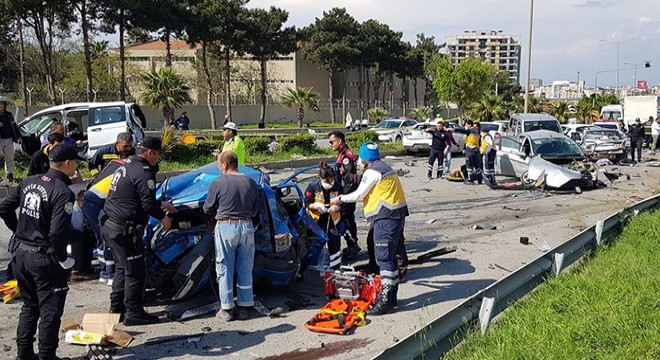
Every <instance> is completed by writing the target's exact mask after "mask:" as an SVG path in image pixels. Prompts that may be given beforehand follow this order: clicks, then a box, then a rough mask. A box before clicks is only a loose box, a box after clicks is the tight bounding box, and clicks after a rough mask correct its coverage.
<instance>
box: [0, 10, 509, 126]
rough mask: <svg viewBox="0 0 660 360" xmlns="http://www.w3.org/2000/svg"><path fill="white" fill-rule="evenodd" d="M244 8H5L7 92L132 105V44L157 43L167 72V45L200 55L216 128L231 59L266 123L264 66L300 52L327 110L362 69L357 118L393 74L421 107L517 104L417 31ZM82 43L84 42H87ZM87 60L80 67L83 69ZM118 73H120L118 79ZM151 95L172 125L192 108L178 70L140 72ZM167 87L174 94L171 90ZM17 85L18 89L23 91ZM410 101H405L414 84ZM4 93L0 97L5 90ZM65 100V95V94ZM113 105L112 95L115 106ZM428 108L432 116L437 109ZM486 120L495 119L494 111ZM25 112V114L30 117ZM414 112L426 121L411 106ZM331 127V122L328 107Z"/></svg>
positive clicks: (484, 113)
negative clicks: (303, 21) (321, 83)
mask: <svg viewBox="0 0 660 360" xmlns="http://www.w3.org/2000/svg"><path fill="white" fill-rule="evenodd" d="M247 5H248V0H176V1H175V0H148V1H147V0H131V1H128V0H0V13H2V14H3V15H4V16H3V17H2V18H1V19H0V41H3V43H4V44H6V46H2V47H0V56H1V58H3V59H7V61H0V85H2V89H1V90H4V92H8V91H13V92H15V93H19V94H20V97H21V98H22V99H23V103H24V104H26V105H27V104H28V101H27V99H29V98H31V95H32V94H31V92H30V91H29V90H30V89H31V88H40V89H43V93H44V94H45V102H46V103H48V104H56V103H57V102H58V100H63V98H64V92H63V90H64V86H60V85H67V87H76V86H78V87H80V88H84V89H85V91H84V94H82V97H83V98H84V99H86V100H87V101H94V100H95V99H96V95H97V91H99V89H101V91H105V92H108V93H114V94H118V96H119V100H122V101H127V100H134V97H132V96H131V94H130V93H129V91H128V86H127V72H130V71H131V69H130V64H127V62H126V51H125V50H126V47H127V44H129V43H137V42H144V41H146V40H149V39H152V38H154V37H156V38H158V39H160V40H162V41H164V42H165V44H166V49H165V63H166V66H167V67H171V65H172V51H171V47H170V44H171V41H172V40H173V39H183V40H185V41H187V42H188V43H189V44H190V45H191V46H193V45H199V46H200V47H201V51H200V55H199V59H198V61H197V66H198V67H199V70H200V71H199V73H200V74H201V79H199V80H200V82H201V83H203V84H204V85H203V89H204V90H205V92H206V96H207V104H209V105H208V108H209V115H210V118H211V123H210V125H211V127H212V128H215V127H216V114H215V111H214V108H213V106H212V105H211V104H212V103H213V102H212V96H213V95H214V94H218V93H221V94H222V95H223V97H224V102H225V106H226V114H227V115H228V116H229V117H230V118H231V114H232V96H233V94H232V87H231V85H232V83H231V81H230V79H232V75H234V76H235V75H236V74H235V69H234V68H233V66H232V64H231V60H232V59H233V58H236V57H240V58H248V59H252V60H255V61H256V62H257V63H258V64H259V83H260V85H259V86H258V89H259V98H260V103H261V115H260V123H261V124H262V125H263V124H264V122H265V117H266V114H265V111H266V106H265V104H266V103H267V101H266V96H267V86H266V85H267V71H268V69H267V62H268V61H269V60H271V59H274V58H277V57H279V56H282V55H286V54H290V53H292V52H294V51H297V50H300V51H301V54H302V55H303V56H304V57H305V58H307V59H308V60H310V61H311V62H313V63H315V64H316V65H317V66H318V67H319V68H320V69H323V70H325V71H327V73H328V93H329V99H328V100H329V102H330V104H332V103H333V101H334V100H335V99H334V96H333V94H334V93H335V91H334V89H333V78H336V77H337V76H339V77H340V78H341V79H343V81H344V86H343V87H342V88H343V89H344V94H341V97H342V98H345V89H346V86H345V85H346V75H347V73H348V71H350V70H355V69H356V70H357V72H358V77H359V82H358V84H359V85H358V94H359V103H360V107H361V108H360V111H361V112H364V110H365V109H364V106H365V105H366V106H368V104H370V103H371V100H377V99H382V103H385V99H386V98H387V95H388V94H390V93H391V91H393V86H394V80H393V79H394V77H398V78H400V79H401V80H402V83H404V84H405V83H406V81H407V80H409V81H412V82H413V84H414V88H415V89H416V88H417V85H418V82H419V81H423V82H424V84H425V91H424V97H423V99H418V94H417V91H415V93H414V101H415V103H417V104H422V103H423V104H424V105H425V106H424V107H428V108H432V107H435V108H436V109H437V107H438V106H439V105H442V104H443V103H444V104H445V106H446V103H447V102H452V103H455V104H456V105H457V106H458V108H459V111H460V113H461V115H462V117H466V116H472V117H480V118H490V117H493V113H495V115H499V114H498V113H497V108H498V107H504V108H505V109H507V111H509V110H508V109H512V108H514V106H513V104H515V103H516V102H517V101H519V99H520V86H519V85H517V84H511V83H510V82H509V80H508V77H507V74H506V73H505V72H499V71H497V69H496V68H495V67H494V66H492V65H491V64H488V63H485V62H482V61H481V60H479V59H474V58H473V59H468V60H466V61H462V62H461V63H460V64H458V65H457V66H454V64H452V63H451V61H450V59H449V58H448V57H447V56H446V55H444V54H441V53H440V50H441V48H442V46H443V45H442V44H440V45H439V44H437V43H436V41H435V38H434V37H433V36H426V35H425V34H423V33H421V34H418V35H417V37H416V41H415V43H414V44H412V43H410V42H407V41H404V40H403V39H402V38H403V34H402V33H401V32H397V31H395V30H393V29H391V28H390V26H389V25H387V24H384V23H381V22H379V21H377V20H374V19H369V20H366V21H364V22H358V21H357V20H355V18H353V17H352V16H351V15H350V14H349V13H348V12H347V11H346V9H344V8H333V9H331V10H329V11H326V12H323V14H322V16H321V17H318V18H316V19H315V21H314V22H313V23H311V24H309V25H308V26H306V27H303V28H300V29H298V28H296V27H294V26H286V25H285V23H286V22H287V20H288V15H289V14H288V12H287V11H286V10H284V9H281V8H277V7H270V8H268V9H262V8H248V7H247ZM101 34H118V38H119V47H118V52H119V54H118V57H113V56H111V55H110V54H109V48H108V43H107V41H99V40H97V39H98V38H99V36H100V35H101ZM80 40H82V41H80ZM80 64H84V66H80ZM114 69H118V71H117V72H115V71H114ZM138 75H139V76H137V78H138V79H139V81H141V82H143V83H144V84H145V86H146V87H147V91H145V94H144V99H142V100H143V101H145V100H146V101H148V102H149V103H150V105H156V106H159V107H161V108H162V109H163V113H164V117H165V120H168V119H171V117H173V115H174V109H176V108H177V107H180V106H181V105H184V104H185V103H186V102H188V101H190V99H189V97H188V96H187V95H185V94H184V93H185V92H187V85H186V84H185V82H184V81H183V80H182V79H181V78H180V77H179V75H178V74H176V73H175V72H174V71H172V70H171V69H170V70H163V71H152V72H151V73H147V74H138ZM163 84H169V85H168V86H170V87H175V88H174V89H172V88H169V89H164V88H163V86H164V85H163ZM19 89H20V90H19ZM403 89H404V90H403V91H404V94H403V97H404V98H409V95H410V94H408V93H407V92H408V87H405V86H404V87H403ZM1 90H0V91H1ZM58 95H61V97H60V98H58ZM113 100H114V99H113ZM431 112H433V111H431ZM489 112H490V115H489V114H488V113H489ZM26 113H27V109H26ZM413 113H416V114H426V113H428V111H427V110H424V109H415V110H414V111H413ZM330 116H331V120H332V121H334V120H335V119H336V114H335V109H334V108H333V107H332V106H331V115H330Z"/></svg>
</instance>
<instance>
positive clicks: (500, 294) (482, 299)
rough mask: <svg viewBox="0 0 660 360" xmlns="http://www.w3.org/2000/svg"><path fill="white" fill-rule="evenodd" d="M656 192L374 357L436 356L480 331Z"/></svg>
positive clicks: (652, 204)
mask: <svg viewBox="0 0 660 360" xmlns="http://www.w3.org/2000/svg"><path fill="white" fill-rule="evenodd" d="M659 205H660V195H656V196H653V197H650V198H648V199H645V200H642V201H640V202H638V203H636V204H634V205H632V206H630V207H627V208H625V209H623V210H621V211H619V212H617V213H615V214H613V215H611V216H609V217H607V218H605V219H602V220H599V221H598V222H596V224H595V225H592V226H590V227H589V228H587V229H585V230H583V231H582V232H580V233H579V234H577V235H575V236H574V237H572V238H571V239H569V240H567V241H565V242H564V243H562V244H560V245H558V246H556V247H555V248H553V249H551V250H549V251H547V252H546V253H544V254H543V255H541V256H539V257H538V258H536V259H534V260H532V261H531V262H529V263H528V264H526V265H523V266H522V267H520V268H519V269H517V270H516V271H514V272H512V273H510V274H509V275H507V276H506V277H504V278H503V279H501V280H499V281H497V282H495V283H493V284H491V285H490V286H489V287H487V288H485V289H483V290H481V291H479V292H478V293H476V294H474V295H472V296H471V297H470V298H468V299H467V300H465V301H463V302H462V303H460V304H458V305H456V306H455V307H454V308H453V309H451V310H449V311H448V312H446V313H445V314H443V315H441V316H439V317H437V318H436V319H435V320H433V321H431V322H430V323H429V324H427V325H426V326H424V327H423V328H421V329H419V330H417V331H416V332H414V333H412V334H410V335H408V336H407V337H406V338H404V339H402V340H401V341H399V342H397V343H396V344H395V345H393V346H391V347H389V348H387V349H385V350H384V351H383V352H381V353H380V354H378V355H376V356H375V357H373V359H378V360H384V359H438V358H440V357H442V355H443V354H445V353H447V352H449V351H450V350H451V349H452V348H453V347H454V346H456V345H457V344H458V343H460V341H462V340H463V337H464V334H466V333H467V332H469V329H471V328H474V326H478V327H479V329H480V331H481V332H482V333H485V332H486V331H487V329H488V326H489V325H490V322H491V320H492V319H493V318H494V317H495V316H497V315H498V314H500V313H501V312H502V311H504V310H505V309H506V308H508V307H509V306H510V305H511V304H513V303H514V302H515V301H517V300H518V299H520V298H522V297H523V296H525V295H526V294H528V293H529V292H530V291H532V290H533V289H534V288H536V287H537V286H538V285H540V284H541V283H543V282H544V281H546V279H547V278H548V277H553V276H555V277H556V276H559V275H560V274H561V272H562V270H564V269H566V268H567V267H569V266H571V265H572V264H573V263H575V262H576V261H578V260H579V259H580V258H581V257H582V256H584V255H585V254H588V253H590V252H592V251H595V250H596V249H597V248H598V247H599V246H600V245H601V244H604V243H606V242H607V241H608V240H609V239H611V238H613V236H614V235H616V234H618V233H619V231H620V230H621V228H622V227H623V225H624V224H625V222H626V220H627V219H628V218H630V217H632V216H636V215H637V214H639V213H640V212H641V211H646V210H650V209H654V208H658V207H660V206H659Z"/></svg>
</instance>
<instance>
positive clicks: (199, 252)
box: [144, 163, 328, 300]
mask: <svg viewBox="0 0 660 360" xmlns="http://www.w3.org/2000/svg"><path fill="white" fill-rule="evenodd" d="M317 167H318V166H317V165H314V166H309V167H306V168H303V169H300V170H298V171H296V172H295V173H294V174H292V175H291V176H289V177H288V178H286V179H284V180H283V181H281V182H280V183H278V184H277V185H271V183H270V178H269V176H268V174H266V173H264V172H261V171H259V170H255V169H252V168H249V167H244V166H240V167H239V171H241V172H242V173H244V174H247V175H248V176H250V177H251V178H252V179H253V180H254V181H255V182H256V183H257V186H258V188H259V198H260V202H259V212H258V215H257V216H256V218H254V219H253V223H254V226H255V256H254V272H253V275H254V282H255V283H257V284H265V285H267V286H270V287H275V288H277V287H284V286H287V285H289V284H291V283H292V282H293V281H295V279H296V277H298V276H301V274H302V273H303V272H304V271H305V269H306V268H307V267H309V266H316V265H317V264H318V262H319V256H320V255H321V254H322V249H323V246H325V243H326V242H327V241H328V237H327V235H326V234H325V232H324V231H323V230H322V229H321V228H320V227H319V226H318V225H317V224H316V223H315V222H314V221H313V220H312V219H311V217H310V216H309V215H308V214H307V213H306V211H305V208H304V201H303V191H302V190H301V185H300V184H299V182H298V180H297V176H299V175H300V174H302V173H304V172H307V171H311V170H314V169H315V168H317ZM219 176H222V174H221V172H220V170H219V169H218V166H217V164H216V163H211V164H208V165H206V166H203V167H201V168H199V169H196V170H192V171H189V172H187V173H184V174H181V175H178V176H174V177H171V178H168V179H166V180H165V181H164V182H163V183H162V184H160V186H159V188H158V192H157V196H158V197H159V198H160V199H161V200H171V201H172V203H173V205H174V206H175V207H176V208H177V210H178V212H177V213H175V214H173V219H172V229H170V230H169V231H165V230H164V229H163V228H162V226H160V223H159V222H158V221H157V220H156V219H153V218H152V219H150V223H149V226H147V229H146V230H145V234H144V241H145V245H147V249H148V251H147V255H148V257H147V261H148V278H147V279H148V280H147V286H148V288H150V289H153V290H155V291H156V294H157V297H159V298H161V299H171V300H180V299H184V298H187V297H189V296H192V295H194V294H196V293H198V292H200V291H202V290H204V289H209V288H210V287H212V286H213V287H217V283H216V281H215V278H216V275H215V266H214V263H213V262H214V259H215V254H214V251H215V250H214V245H213V242H214V238H213V230H214V226H215V220H214V219H213V217H212V216H208V215H206V214H204V212H203V209H202V208H203V205H204V201H205V200H206V196H207V191H208V188H209V185H210V184H211V182H212V181H213V180H214V179H215V178H217V177H219Z"/></svg>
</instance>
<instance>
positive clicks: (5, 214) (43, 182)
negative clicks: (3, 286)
mask: <svg viewBox="0 0 660 360" xmlns="http://www.w3.org/2000/svg"><path fill="white" fill-rule="evenodd" d="M49 159H50V170H48V172H46V174H43V175H35V176H30V177H28V178H26V179H25V180H23V181H22V182H21V183H20V185H18V187H17V188H16V189H15V190H14V191H12V192H10V193H9V195H8V196H7V197H6V198H5V200H4V201H3V202H2V203H0V217H2V219H3V220H4V221H5V224H6V225H7V227H8V228H9V229H10V230H11V231H13V232H14V243H13V244H12V249H11V250H12V252H13V256H12V259H11V262H12V267H13V270H14V273H15V275H16V279H17V280H18V287H19V288H20V289H21V299H23V306H22V308H21V314H20V315H19V322H18V328H17V329H16V345H17V348H18V349H17V352H18V356H17V359H23V360H33V359H35V358H36V356H35V354H34V348H33V343H34V340H35V338H34V336H35V333H36V332H37V322H38V320H39V318H41V321H40V322H38V326H39V359H41V360H44V359H48V360H52V359H57V357H56V355H55V351H56V350H57V344H58V340H59V339H58V333H59V330H60V318H61V317H62V313H63V312H64V302H65V300H66V294H67V291H68V290H69V287H68V286H67V278H68V276H69V269H71V267H72V266H73V265H74V263H75V261H74V260H73V258H71V257H69V256H68V255H67V252H66V246H67V241H68V240H70V237H71V236H72V234H73V232H72V228H71V213H72V212H73V202H74V200H75V197H74V194H73V192H71V190H70V189H69V187H68V186H69V185H70V184H71V179H70V177H71V176H73V175H75V173H76V169H77V168H78V160H85V159H82V158H80V157H79V156H78V153H77V152H76V149H75V148H74V147H73V146H71V145H65V144H61V145H58V146H56V147H55V148H53V150H52V151H51V152H50V153H49ZM17 208H20V211H19V215H18V219H17V218H16V209H17Z"/></svg>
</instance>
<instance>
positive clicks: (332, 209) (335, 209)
mask: <svg viewBox="0 0 660 360" xmlns="http://www.w3.org/2000/svg"><path fill="white" fill-rule="evenodd" d="M340 209H341V208H340V207H339V206H337V205H332V206H330V208H329V209H328V212H329V213H331V214H332V213H336V212H337V211H339V210H340Z"/></svg>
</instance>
